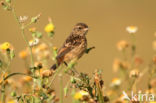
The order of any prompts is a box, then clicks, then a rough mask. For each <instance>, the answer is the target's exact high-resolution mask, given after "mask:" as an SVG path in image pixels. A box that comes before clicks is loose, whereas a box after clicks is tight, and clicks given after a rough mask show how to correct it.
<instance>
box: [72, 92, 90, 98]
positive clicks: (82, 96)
mask: <svg viewBox="0 0 156 103" xmlns="http://www.w3.org/2000/svg"><path fill="white" fill-rule="evenodd" d="M86 96H89V93H88V92H86V91H83V90H81V91H79V92H77V93H75V95H74V98H75V99H76V100H83V98H84V97H86Z"/></svg>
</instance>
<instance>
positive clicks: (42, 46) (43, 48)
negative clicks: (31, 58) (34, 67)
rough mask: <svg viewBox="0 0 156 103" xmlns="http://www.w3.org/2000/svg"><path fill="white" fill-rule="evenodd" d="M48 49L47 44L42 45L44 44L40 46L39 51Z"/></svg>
mask: <svg viewBox="0 0 156 103" xmlns="http://www.w3.org/2000/svg"><path fill="white" fill-rule="evenodd" d="M47 48H48V46H47V44H45V43H42V44H40V45H38V49H39V50H46V49H47Z"/></svg>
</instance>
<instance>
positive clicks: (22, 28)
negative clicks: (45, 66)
mask: <svg viewBox="0 0 156 103" xmlns="http://www.w3.org/2000/svg"><path fill="white" fill-rule="evenodd" d="M12 13H13V15H14V18H15V20H16V21H17V23H18V24H19V27H20V28H21V35H22V37H23V39H24V41H25V43H26V44H27V47H28V48H29V51H30V56H31V66H32V67H34V60H33V54H32V48H31V46H30V45H29V42H28V40H27V38H26V36H25V33H24V29H25V28H26V27H27V26H29V25H31V24H32V22H30V23H29V24H27V25H25V26H22V25H21V23H20V21H19V19H18V17H17V15H16V12H15V10H14V9H12Z"/></svg>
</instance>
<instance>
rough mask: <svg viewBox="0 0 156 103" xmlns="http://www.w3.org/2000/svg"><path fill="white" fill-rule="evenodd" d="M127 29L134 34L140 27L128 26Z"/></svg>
mask: <svg viewBox="0 0 156 103" xmlns="http://www.w3.org/2000/svg"><path fill="white" fill-rule="evenodd" d="M126 30H127V31H128V32H129V33H130V34H132V33H136V32H137V30H138V27H136V26H128V27H127V28H126Z"/></svg>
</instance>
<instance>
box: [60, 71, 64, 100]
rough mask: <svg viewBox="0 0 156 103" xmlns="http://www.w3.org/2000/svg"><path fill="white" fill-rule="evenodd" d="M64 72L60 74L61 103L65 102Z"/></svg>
mask: <svg viewBox="0 0 156 103" xmlns="http://www.w3.org/2000/svg"><path fill="white" fill-rule="evenodd" d="M62 77H63V76H62V74H60V103H63V78H62Z"/></svg>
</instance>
